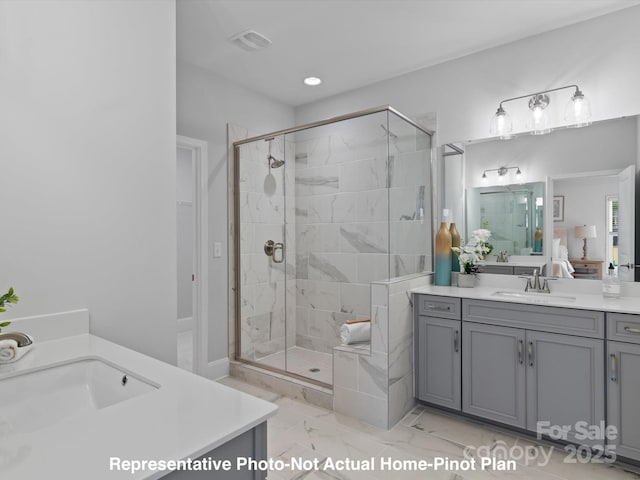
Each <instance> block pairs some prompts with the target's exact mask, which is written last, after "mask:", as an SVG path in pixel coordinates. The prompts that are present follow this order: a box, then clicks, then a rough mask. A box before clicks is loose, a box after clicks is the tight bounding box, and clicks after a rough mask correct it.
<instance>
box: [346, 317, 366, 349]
mask: <svg viewBox="0 0 640 480" xmlns="http://www.w3.org/2000/svg"><path fill="white" fill-rule="evenodd" d="M370 339H371V322H360V323H351V324H344V325H342V326H341V327H340V340H341V341H342V344H343V345H349V344H350V343H357V342H368V341H369V340H370Z"/></svg>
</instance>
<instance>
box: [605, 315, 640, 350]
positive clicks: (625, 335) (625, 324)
mask: <svg viewBox="0 0 640 480" xmlns="http://www.w3.org/2000/svg"><path fill="white" fill-rule="evenodd" d="M607 339H609V340H616V341H618V342H627V343H640V315H632V314H629V313H607Z"/></svg>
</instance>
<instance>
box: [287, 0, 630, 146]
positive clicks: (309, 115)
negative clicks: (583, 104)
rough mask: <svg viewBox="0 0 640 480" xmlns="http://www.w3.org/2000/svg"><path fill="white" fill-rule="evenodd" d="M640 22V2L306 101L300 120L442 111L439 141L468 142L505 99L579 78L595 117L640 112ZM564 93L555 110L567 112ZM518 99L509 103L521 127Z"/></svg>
mask: <svg viewBox="0 0 640 480" xmlns="http://www.w3.org/2000/svg"><path fill="white" fill-rule="evenodd" d="M639 24H640V7H633V8H629V9H625V10H621V11H619V12H615V13H612V14H610V15H606V16H603V17H599V18H596V19H593V20H588V21H586V22H582V23H579V24H576V25H572V26H569V27H565V28H561V29H558V30H555V31H552V32H549V33H545V34H542V35H538V36H535V37H530V38H527V39H523V40H520V41H518V42H514V43H511V44H508V45H504V46H501V47H496V48H493V49H490V50H486V51H483V52H479V53H477V54H474V55H470V56H467V57H463V58H460V59H458V60H454V61H450V62H447V63H444V64H441V65H436V66H434V67H430V68H426V69H422V70H418V71H416V72H413V73H410V74H407V75H403V76H401V77H397V78H394V79H390V80H387V81H383V82H380V83H376V84H373V85H370V86H368V87H365V88H361V89H358V90H355V91H352V92H347V93H345V94H341V95H337V96H334V97H332V98H330V99H327V100H323V101H319V102H315V103H311V104H308V105H304V106H302V107H299V108H297V109H296V123H297V124H301V123H306V122H310V121H314V120H317V119H320V118H326V117H331V116H334V115H338V114H342V113H347V112H351V111H355V110H360V109H364V108H368V107H372V106H375V105H383V104H390V105H392V106H394V107H395V108H397V109H399V110H400V111H401V112H402V113H404V114H406V115H409V116H414V115H418V114H420V113H422V112H437V115H438V132H437V133H438V141H439V143H440V144H443V143H449V142H454V141H466V140H470V139H478V138H485V137H488V136H489V120H490V119H491V116H492V115H493V114H494V113H495V111H496V108H497V107H498V104H499V102H500V100H503V99H506V98H511V97H515V96H519V95H525V94H527V93H530V92H536V91H539V90H543V89H547V88H554V87H559V86H563V85H568V84H575V83H577V84H578V85H580V87H581V89H582V90H583V92H584V93H585V95H586V96H588V97H589V98H590V99H591V107H592V111H593V118H594V120H598V119H606V118H617V117H621V116H624V115H632V114H637V113H640V89H638V88H637V80H638V78H639V77H640V62H638V61H637V59H638V52H639V51H640V29H638V25H639ZM425 48H438V46H437V45H425ZM565 92H566V93H565V95H566V96H563V97H562V98H563V100H562V101H560V102H555V103H553V102H552V105H550V107H549V109H550V111H551V112H552V113H555V114H557V112H558V110H564V103H565V100H564V98H567V99H568V95H570V93H571V91H570V90H566V91H565ZM522 102H523V103H522V109H523V110H526V109H527V108H526V101H524V100H523V101H522ZM516 104H517V102H513V103H511V104H508V105H509V106H510V109H511V110H510V111H511V114H512V116H513V117H514V129H515V130H522V129H523V124H522V123H523V122H520V121H519V120H518V118H517V114H519V113H523V110H518V109H516V108H515V107H516ZM505 108H506V105H505ZM524 113H526V112H524Z"/></svg>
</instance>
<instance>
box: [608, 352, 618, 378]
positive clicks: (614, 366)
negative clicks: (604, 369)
mask: <svg viewBox="0 0 640 480" xmlns="http://www.w3.org/2000/svg"><path fill="white" fill-rule="evenodd" d="M609 358H610V359H611V362H610V363H611V381H612V382H617V381H618V359H617V358H616V354H615V353H612V354H611V355H609Z"/></svg>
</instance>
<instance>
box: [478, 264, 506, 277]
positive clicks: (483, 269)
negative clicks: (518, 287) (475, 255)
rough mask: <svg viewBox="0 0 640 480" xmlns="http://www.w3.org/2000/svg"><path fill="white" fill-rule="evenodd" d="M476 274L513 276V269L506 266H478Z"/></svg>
mask: <svg viewBox="0 0 640 480" xmlns="http://www.w3.org/2000/svg"><path fill="white" fill-rule="evenodd" d="M478 273H493V274H498V275H513V267H508V266H506V265H479V266H478Z"/></svg>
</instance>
